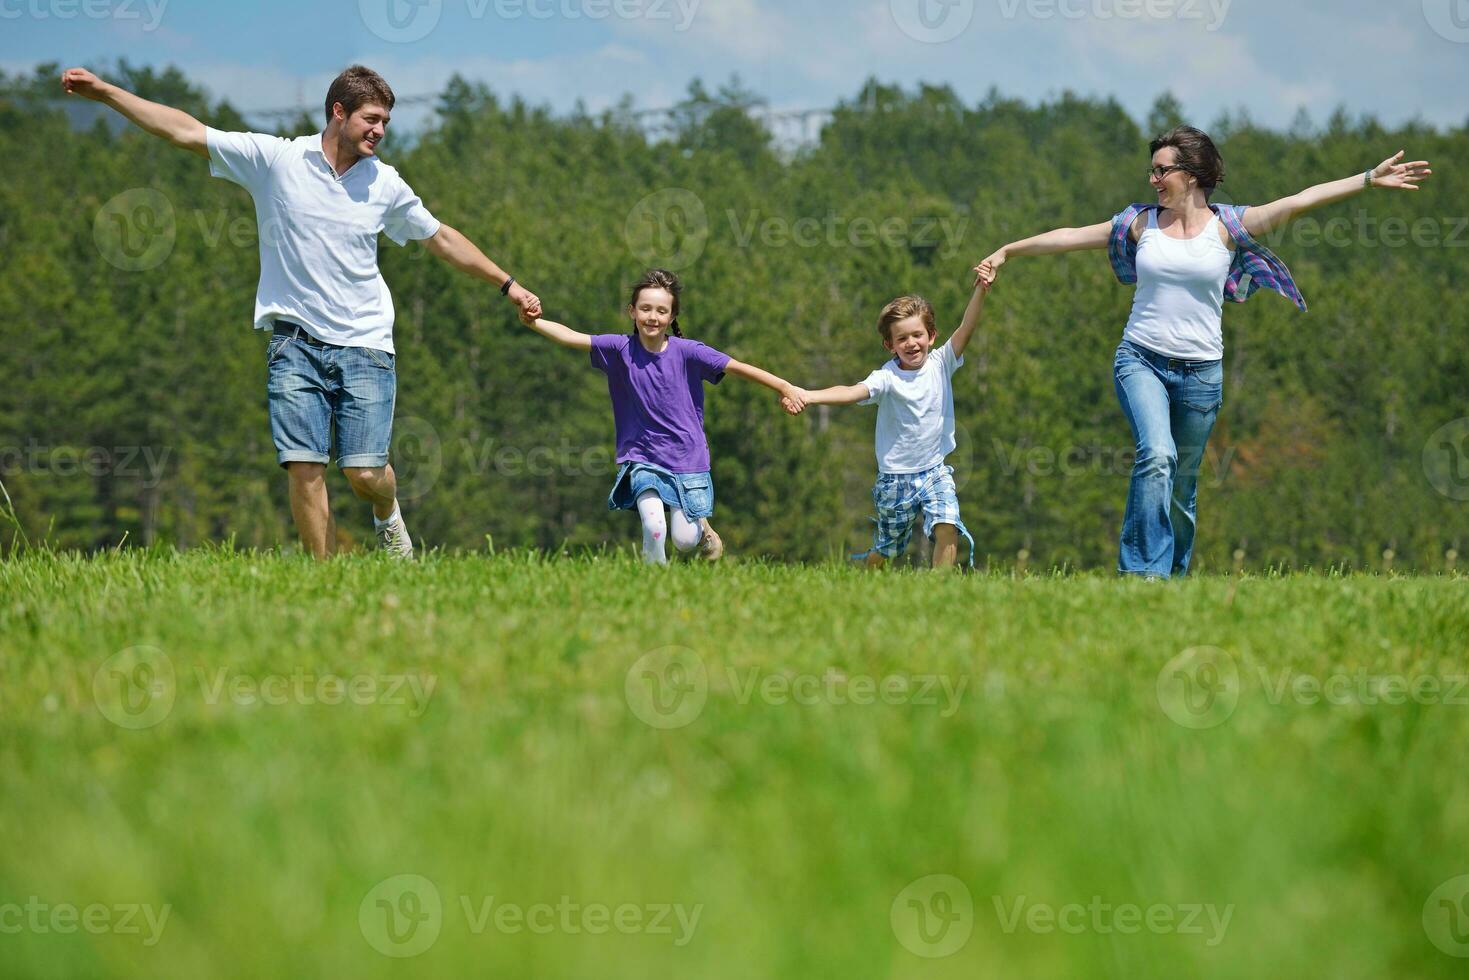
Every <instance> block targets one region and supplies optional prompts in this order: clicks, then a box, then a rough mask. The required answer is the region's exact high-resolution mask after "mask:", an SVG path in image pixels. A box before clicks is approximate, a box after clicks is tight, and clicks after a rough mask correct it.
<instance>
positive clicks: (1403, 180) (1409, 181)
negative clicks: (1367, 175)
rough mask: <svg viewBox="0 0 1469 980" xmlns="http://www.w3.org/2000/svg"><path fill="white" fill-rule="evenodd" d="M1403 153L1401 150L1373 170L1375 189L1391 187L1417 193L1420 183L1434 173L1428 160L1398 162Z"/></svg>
mask: <svg viewBox="0 0 1469 980" xmlns="http://www.w3.org/2000/svg"><path fill="white" fill-rule="evenodd" d="M1403 153H1404V151H1403V150H1399V151H1398V152H1397V153H1395V154H1393V155H1392V156H1390V157H1388V158H1387V159H1386V160H1384V161H1382V162H1381V163H1379V164H1378V165H1377V166H1376V167H1374V168H1372V186H1373V187H1390V188H1394V189H1399V190H1405V191H1416V190H1417V189H1418V182H1419V181H1421V180H1423V179H1424V178H1425V177H1427V176H1428V175H1430V174H1432V173H1433V171H1432V170H1429V169H1428V161H1427V160H1414V161H1413V162H1412V163H1399V162H1398V161H1399V160H1401V159H1402V158H1403Z"/></svg>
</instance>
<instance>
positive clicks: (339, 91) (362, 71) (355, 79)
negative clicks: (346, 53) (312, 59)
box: [326, 65, 394, 122]
mask: <svg viewBox="0 0 1469 980" xmlns="http://www.w3.org/2000/svg"><path fill="white" fill-rule="evenodd" d="M338 102H340V103H342V111H343V112H344V113H346V114H347V115H349V116H350V115H352V113H354V112H356V111H357V110H358V109H360V108H362V107H363V106H364V105H380V106H382V107H383V108H384V109H391V108H393V102H394V99H393V90H392V89H391V88H389V87H388V83H387V82H386V81H384V80H383V76H381V75H379V74H378V73H377V72H375V71H373V70H372V69H371V68H367V67H365V66H363V65H353V66H352V67H351V68H348V69H347V70H346V71H344V72H342V73H341V74H340V75H338V76H337V77H336V79H335V80H333V82H332V86H331V88H329V89H327V90H326V121H327V122H331V121H332V106H334V105H336V104H337V103H338Z"/></svg>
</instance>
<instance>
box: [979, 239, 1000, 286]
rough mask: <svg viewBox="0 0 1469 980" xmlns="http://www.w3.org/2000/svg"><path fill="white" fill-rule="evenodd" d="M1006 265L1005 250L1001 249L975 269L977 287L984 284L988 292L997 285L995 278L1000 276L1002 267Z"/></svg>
mask: <svg viewBox="0 0 1469 980" xmlns="http://www.w3.org/2000/svg"><path fill="white" fill-rule="evenodd" d="M1004 264H1005V250H1004V249H1000V250H999V251H998V252H995V253H994V254H993V255H991V256H990V257H989V258H987V259H985V260H984V261H983V262H981V263H980V264H979V265H977V266H975V267H974V274H975V276H976V281H975V285H976V286H977V285H979V284H980V283H984V288H985V289H986V290H988V289H989V287H991V286H993V285H994V284H995V278H996V277H997V276H999V274H1000V266H1002V265H1004Z"/></svg>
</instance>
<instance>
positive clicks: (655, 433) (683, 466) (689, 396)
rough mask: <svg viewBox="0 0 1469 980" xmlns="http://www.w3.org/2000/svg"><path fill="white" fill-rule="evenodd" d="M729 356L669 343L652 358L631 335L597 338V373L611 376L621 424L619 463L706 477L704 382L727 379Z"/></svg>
mask: <svg viewBox="0 0 1469 980" xmlns="http://www.w3.org/2000/svg"><path fill="white" fill-rule="evenodd" d="M727 364H729V355H728V354H723V353H720V352H719V351H717V350H715V349H714V348H713V347H709V346H707V345H705V344H701V343H699V342H698V341H697V340H687V339H685V338H683V337H669V338H668V347H667V348H665V349H664V351H663V353H661V354H650V353H648V351H647V349H645V348H644V347H643V345H642V343H641V342H640V341H639V340H638V339H637V338H636V337H634V336H632V335H631V334H625V333H623V334H610V333H609V334H596V335H595V336H593V337H592V367H595V368H597V369H598V370H600V371H602V372H603V373H604V374H606V375H607V391H608V393H609V394H611V395H612V418H613V419H614V421H615V422H616V423H617V462H618V463H628V462H633V463H651V464H652V465H654V466H658V467H661V468H663V469H665V470H668V471H669V472H670V473H707V472H708V471H709V443H708V440H706V439H705V438H704V382H706V381H708V382H709V383H710V384H718V383H719V382H720V381H721V380H722V379H723V378H724V368H725V365H727Z"/></svg>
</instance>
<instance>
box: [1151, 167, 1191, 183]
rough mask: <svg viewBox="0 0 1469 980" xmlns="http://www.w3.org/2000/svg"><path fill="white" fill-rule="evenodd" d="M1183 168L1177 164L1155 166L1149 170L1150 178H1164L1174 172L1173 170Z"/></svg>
mask: <svg viewBox="0 0 1469 980" xmlns="http://www.w3.org/2000/svg"><path fill="white" fill-rule="evenodd" d="M1182 169H1183V167H1181V166H1177V165H1174V166H1172V167H1154V168H1152V169H1151V170H1149V171H1148V179H1149V180H1162V179H1163V178H1164V177H1167V176H1168V175H1169V174H1171V173H1173V171H1175V170H1182Z"/></svg>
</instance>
